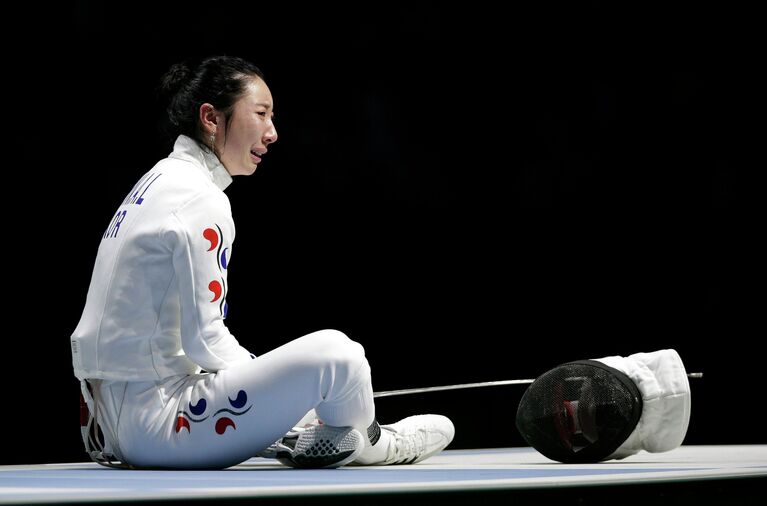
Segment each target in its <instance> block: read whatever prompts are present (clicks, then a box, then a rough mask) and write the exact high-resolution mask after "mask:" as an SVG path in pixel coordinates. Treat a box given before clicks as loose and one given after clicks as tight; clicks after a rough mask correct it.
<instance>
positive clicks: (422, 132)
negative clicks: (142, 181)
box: [2, 1, 767, 463]
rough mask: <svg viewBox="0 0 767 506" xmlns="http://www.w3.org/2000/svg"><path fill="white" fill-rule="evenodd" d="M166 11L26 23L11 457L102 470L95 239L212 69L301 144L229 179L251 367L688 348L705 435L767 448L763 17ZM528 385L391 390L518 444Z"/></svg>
mask: <svg viewBox="0 0 767 506" xmlns="http://www.w3.org/2000/svg"><path fill="white" fill-rule="evenodd" d="M159 3H160V2H154V3H142V2H138V3H137V2H124V3H122V2H118V3H112V4H113V5H112V6H104V5H101V4H102V2H87V1H80V2H73V3H71V4H67V3H64V4H63V5H59V6H58V7H55V8H54V10H50V8H42V7H39V6H33V5H29V6H26V7H22V8H21V9H22V10H21V11H18V10H17V11H16V13H12V14H9V16H8V19H7V23H8V24H9V25H15V26H17V27H19V30H20V33H21V34H22V35H18V36H14V37H13V38H12V39H11V40H9V41H7V42H6V50H7V54H8V56H9V59H8V60H7V61H6V65H7V68H6V69H5V71H4V75H5V77H4V81H5V83H6V90H11V92H10V93H9V92H8V91H6V97H5V98H6V104H5V105H6V108H5V112H6V113H8V116H7V117H6V120H7V121H6V126H10V134H9V135H8V136H7V137H6V138H5V141H6V142H7V144H6V145H5V150H4V153H5V155H6V171H5V172H6V181H5V188H6V195H5V197H6V198H5V199H4V202H5V206H7V211H6V213H5V215H6V219H7V220H8V221H7V224H6V245H7V246H6V249H7V252H6V259H7V260H6V265H7V266H8V267H7V272H8V273H9V275H10V279H9V280H8V281H7V282H6V294H7V295H6V296H7V297H8V298H7V299H6V300H7V302H6V304H5V308H6V312H7V313H6V314H7V320H8V322H9V323H8V327H7V330H6V332H5V333H4V337H5V339H6V352H5V362H6V364H9V365H10V367H9V368H7V371H8V372H7V374H6V382H7V383H6V384H7V387H6V395H5V398H6V403H7V404H5V412H4V414H3V417H2V420H3V422H2V423H3V425H4V429H5V430H4V432H3V433H4V434H6V435H9V436H12V437H17V438H18V441H19V442H20V446H18V447H16V448H18V449H17V450H14V449H11V448H8V447H6V450H5V451H4V452H3V456H2V460H3V462H4V463H25V462H61V461H73V460H82V459H84V458H85V455H84V453H83V452H82V450H81V443H80V440H79V429H78V403H77V396H78V394H77V389H78V386H77V382H76V381H75V379H74V377H73V376H72V372H71V362H70V355H69V344H68V337H69V335H70V334H71V333H72V331H73V330H74V328H75V326H76V324H77V321H78V319H79V316H80V311H81V310H82V306H83V303H84V300H85V295H86V292H87V288H88V282H89V279H90V275H91V268H92V265H93V261H94V259H95V254H96V249H97V247H98V243H99V239H100V237H101V234H102V233H103V230H104V229H105V227H106V226H107V224H108V222H109V220H110V218H111V216H112V214H113V212H114V209H115V208H116V206H117V205H118V204H119V202H120V201H121V200H122V199H123V198H124V195H125V194H126V193H127V192H128V190H129V189H130V188H131V186H132V185H133V183H134V182H135V180H136V179H137V178H138V177H139V176H140V175H141V174H143V173H144V172H145V171H146V170H147V169H148V168H149V167H151V165H153V164H154V163H155V162H156V161H157V160H158V159H160V158H162V157H164V156H165V155H166V154H167V153H168V152H169V151H170V145H168V144H166V143H164V141H163V139H162V138H161V137H160V136H159V135H158V134H157V128H156V126H157V122H158V119H159V117H160V114H161V111H160V110H159V109H158V108H157V105H156V104H155V102H154V98H153V88H154V86H155V85H156V83H157V81H158V78H159V76H160V75H161V74H162V73H163V72H164V71H165V70H166V69H167V68H168V66H169V65H170V64H172V63H174V62H176V61H179V60H182V59H185V58H188V57H200V56H206V55H212V54H220V53H226V54H234V55H239V56H242V57H245V58H247V59H250V60H252V61H253V62H255V63H256V64H257V65H259V66H260V67H261V68H262V70H263V71H264V72H265V74H266V77H267V82H268V83H269V85H270V87H271V89H272V92H273V95H274V98H275V101H276V118H275V119H276V124H277V128H278V132H279V135H280V140H279V142H278V143H276V144H275V145H274V147H273V148H272V149H270V152H269V154H268V155H267V156H266V158H265V160H264V162H263V163H262V164H261V166H260V167H259V168H258V170H257V172H256V173H255V175H253V176H251V177H249V178H242V177H240V178H236V179H235V183H234V184H233V185H232V186H231V187H230V189H228V190H227V194H228V195H229V198H230V200H231V203H232V209H233V214H234V219H235V223H236V226H237V239H236V241H235V256H234V258H233V262H232V264H231V269H230V271H231V272H230V286H231V291H230V295H229V298H228V301H229V306H230V312H229V318H228V320H227V322H228V325H229V327H230V329H231V330H232V332H233V333H234V334H235V335H236V336H237V337H238V338H239V339H240V340H241V342H242V343H243V344H244V345H245V346H246V347H248V348H250V349H251V350H252V351H253V352H255V353H263V352H265V351H267V350H269V349H271V348H273V347H276V346H278V345H280V344H282V343H284V342H286V341H287V340H290V339H293V338H296V337H299V336H301V335H303V334H306V333H309V332H312V331H314V330H318V329H322V328H336V329H339V330H342V331H344V332H346V333H347V334H348V335H349V336H351V337H352V338H354V339H355V340H357V341H359V342H361V343H362V344H363V345H364V346H365V348H366V351H367V355H368V358H369V360H370V362H371V365H372V367H373V374H374V387H375V389H376V390H388V389H397V388H408V387H416V386H428V385H443V384H453V383H463V382H475V381H492V380H503V379H513V378H531V377H535V376H537V375H538V374H541V373H542V372H544V371H545V370H547V369H549V368H550V367H553V366H554V365H557V364H559V363H561V362H564V361H569V360H575V359H582V358H596V357H602V356H607V355H614V354H620V355H628V354H631V353H634V352H639V351H654V350H657V349H661V348H675V349H677V350H678V351H679V353H680V354H681V355H682V357H683V359H684V361H685V363H686V365H687V368H688V370H689V371H704V372H705V378H704V379H703V380H695V381H693V383H692V388H693V412H692V420H691V424H690V430H689V432H688V437H687V441H686V442H687V443H688V444H717V443H757V442H761V443H764V442H767V441H766V440H765V437H764V431H763V430H762V429H761V427H760V424H759V423H758V418H757V416H756V413H757V412H758V411H757V410H758V402H759V400H758V397H757V396H756V395H754V391H755V388H752V387H751V384H752V383H751V381H755V380H756V379H757V378H758V376H757V374H758V372H759V367H760V365H761V363H762V360H761V359H760V357H759V355H758V349H759V344H758V343H759V342H760V341H761V340H763V337H759V336H760V335H763V325H762V324H761V321H758V320H757V319H756V310H757V307H762V305H761V304H759V305H757V302H756V301H757V297H758V295H760V292H761V287H760V286H759V284H758V282H757V281H756V257H757V253H756V250H755V246H756V244H758V242H757V240H756V239H757V238H758V236H759V235H762V234H763V232H762V230H763V227H762V226H761V223H757V220H756V218H755V209H756V208H757V205H756V200H755V199H754V198H752V197H750V196H749V195H751V192H749V191H748V190H749V186H751V185H750V184H749V183H747V181H748V177H747V176H748V173H749V171H755V170H756V166H755V165H756V164H755V162H753V161H752V160H749V159H748V158H747V157H745V156H744V152H745V147H746V145H748V144H749V143H750V140H749V139H750V136H749V133H748V132H749V131H750V125H749V119H750V117H751V114H752V113H751V112H750V111H751V109H752V104H753V101H752V96H751V95H750V94H749V92H748V90H749V89H750V86H751V83H750V81H749V80H748V79H747V78H746V72H745V71H746V69H747V68H748V67H749V66H750V65H752V64H753V62H749V61H747V59H746V58H745V56H744V55H745V51H746V50H747V49H748V48H749V43H748V41H747V36H748V34H749V32H748V30H747V29H745V28H744V27H743V24H742V23H744V22H745V21H746V20H747V18H748V16H747V14H746V13H738V12H729V11H722V10H721V9H713V8H706V7H701V6H699V5H695V4H690V5H684V6H681V5H679V4H676V7H674V8H670V7H668V6H661V7H657V8H652V7H644V8H640V7H636V8H632V9H620V10H619V9H616V8H615V7H613V6H611V5H610V4H612V3H613V2H605V3H602V2H589V3H586V4H585V5H579V6H572V5H571V6H568V7H564V8H563V7H561V6H555V5H542V6H539V7H534V8H533V7H525V8H520V7H514V6H507V7H504V9H505V10H504V11H501V10H499V9H498V8H495V7H490V6H483V5H482V4H477V5H473V4H472V5H465V4H460V6H456V7H446V6H444V5H442V4H443V2H407V3H391V2H386V3H384V2H381V3H373V4H367V5H365V7H360V6H356V7H341V6H333V5H314V6H309V7H307V6H302V5H300V4H296V5H285V4H281V5H280V6H275V5H260V4H259V3H257V2H249V3H242V4H239V3H236V4H230V3H226V2H205V3H203V4H199V5H197V4H192V3H189V2H179V3H178V5H175V6H168V5H165V6H162V7H160V6H158V5H155V4H159ZM493 4H494V3H493ZM744 35H745V36H746V37H743V36H744ZM8 155H10V156H8ZM14 199H20V203H14ZM11 323H13V325H11ZM523 391H524V387H518V386H512V387H494V388H486V389H475V390H464V391H454V392H444V393H433V394H422V395H416V396H408V397H399V398H390V399H381V400H380V402H379V403H378V412H379V419H380V420H381V421H382V422H390V421H394V420H396V419H398V418H400V417H402V416H406V415H409V414H413V413H420V412H438V413H444V414H446V415H449V416H451V417H452V418H453V419H454V421H455V423H456V426H457V435H456V439H455V442H454V447H456V448H466V447H499V446H520V445H523V444H524V442H523V441H522V440H521V438H520V437H519V435H518V433H517V431H516V429H515V428H514V413H515V410H516V405H517V403H518V401H519V398H520V396H521V394H522V392H523ZM8 394H10V395H8Z"/></svg>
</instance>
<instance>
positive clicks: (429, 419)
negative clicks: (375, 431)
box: [376, 415, 455, 466]
mask: <svg viewBox="0 0 767 506" xmlns="http://www.w3.org/2000/svg"><path fill="white" fill-rule="evenodd" d="M381 431H386V432H388V433H389V435H390V436H391V438H392V442H391V444H390V445H389V451H388V455H387V456H386V459H385V460H384V461H383V462H379V463H377V464H376V465H383V466H387V465H396V464H415V463H416V462H420V461H422V460H424V459H428V458H429V457H431V456H432V455H435V454H437V453H439V452H441V451H442V450H444V449H445V447H446V446H447V445H449V444H450V442H451V441H453V436H455V427H454V426H453V422H451V421H450V419H449V418H447V417H446V416H442V415H415V416H409V417H407V418H403V419H402V420H400V421H399V422H397V423H393V424H391V425H381Z"/></svg>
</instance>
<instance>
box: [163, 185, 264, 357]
mask: <svg viewBox="0 0 767 506" xmlns="http://www.w3.org/2000/svg"><path fill="white" fill-rule="evenodd" d="M165 233H166V234H167V236H168V237H167V239H168V241H169V243H170V245H171V248H172V249H173V268H174V270H175V274H176V278H177V280H178V291H179V299H180V300H179V305H180V311H181V315H180V316H181V343H182V347H183V349H184V353H185V354H186V355H187V357H189V359H190V360H192V361H193V362H195V363H196V364H197V365H199V366H200V367H202V368H203V369H205V370H206V371H210V372H215V371H219V370H222V369H227V368H229V367H231V366H232V365H233V364H235V363H237V362H242V361H246V360H252V359H253V358H255V356H254V355H252V354H251V353H249V352H248V350H246V349H245V348H243V347H242V346H240V344H239V343H238V342H237V339H235V337H234V336H233V335H232V334H231V333H230V332H229V329H228V328H227V327H226V325H225V324H224V318H225V317H226V312H227V305H226V295H227V291H228V288H229V285H228V283H227V269H228V267H229V260H230V258H231V253H232V242H233V240H234V222H233V221H232V216H231V210H230V208H229V202H228V200H227V199H226V196H224V195H223V194H221V195H209V194H202V195H199V196H197V197H196V198H195V199H193V200H192V201H190V202H189V203H187V204H186V205H185V206H184V207H182V208H181V209H178V210H177V211H176V212H174V213H173V214H172V216H171V218H170V221H169V225H168V227H167V229H166V232H165Z"/></svg>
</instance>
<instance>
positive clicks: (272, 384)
mask: <svg viewBox="0 0 767 506" xmlns="http://www.w3.org/2000/svg"><path fill="white" fill-rule="evenodd" d="M231 181H232V178H231V176H230V175H229V174H228V172H227V171H226V169H225V168H224V167H223V165H222V164H221V163H220V161H219V160H218V158H217V157H216V156H215V155H214V154H213V153H211V152H210V151H208V150H206V149H204V148H201V147H200V145H199V144H198V143H197V142H196V141H194V140H193V139H191V138H189V137H186V136H183V135H182V136H179V137H178V139H177V140H176V143H175V146H174V149H173V152H172V153H171V154H170V155H169V157H168V158H166V159H164V160H162V161H160V162H159V163H158V164H157V165H156V166H155V167H154V168H152V170H150V171H149V172H148V173H146V174H145V175H144V176H143V177H142V178H141V179H140V180H139V181H138V182H137V183H136V185H135V186H134V187H133V189H132V190H131V191H130V193H129V194H128V195H127V196H126V198H125V200H123V202H122V203H121V205H120V206H119V208H118V209H117V212H116V214H115V215H114V217H113V218H112V220H111V222H110V224H109V226H108V227H107V229H106V231H105V232H104V234H103V237H102V240H101V244H100V245H99V251H98V255H97V257H96V263H95V267H94V270H93V276H92V279H91V283H90V287H89V289H88V296H87V300H86V304H85V309H84V311H83V314H82V317H81V319H80V322H79V324H78V326H77V328H76V329H75V331H74V333H73V335H72V336H71V346H72V362H73V367H74V373H75V375H76V376H77V377H78V378H79V379H80V380H81V383H82V391H83V395H84V397H85V399H86V400H87V402H88V407H89V409H90V411H91V413H98V417H97V419H98V423H99V425H100V427H101V429H102V431H103V433H104V436H105V440H106V445H107V447H108V448H107V450H108V451H109V452H111V453H112V454H113V455H114V456H115V457H116V458H117V459H119V460H121V461H123V462H127V463H129V464H131V465H134V466H138V467H174V468H209V467H210V468H220V467H227V466H231V465H234V464H237V463H239V462H242V461H243V460H246V459H248V458H250V457H252V456H254V455H255V454H256V453H258V452H259V451H261V450H262V449H264V448H266V447H267V446H269V445H270V444H271V443H273V442H274V441H275V440H277V439H278V438H279V437H280V436H282V435H283V434H285V433H286V432H287V431H288V430H289V429H290V428H291V427H293V425H294V424H296V423H297V422H298V421H299V420H300V419H301V418H302V417H304V416H305V415H306V414H307V412H310V411H311V410H313V409H315V408H316V413H317V415H318V416H319V417H320V418H321V419H322V420H323V421H324V423H326V424H328V425H333V426H351V427H355V428H358V429H360V430H367V428H368V427H369V426H370V425H371V423H372V422H373V420H374V405H373V391H372V386H371V380H370V367H369V365H368V362H367V360H366V358H365V354H364V350H363V348H362V346H360V345H359V344H358V343H355V342H353V341H352V340H350V339H349V338H347V337H346V336H345V335H343V334H342V333H340V332H337V331H334V330H324V331H319V332H316V333H313V334H309V335H307V336H304V337H302V338H299V339H296V340H294V341H292V342H290V343H287V344H285V345H284V346H281V347H279V348H277V349H275V350H272V351H270V352H269V353H266V354H264V355H262V356H259V357H256V356H255V355H253V354H252V353H250V352H249V351H248V350H246V349H245V348H244V347H242V346H241V345H240V344H239V343H238V341H237V339H235V337H234V336H233V335H232V334H231V333H230V332H229V330H228V329H227V327H226V326H225V324H224V318H225V317H226V313H227V304H226V295H227V290H228V283H227V269H228V266H229V262H230V260H231V258H232V243H233V241H234V235H235V228H234V223H233V221H232V216H231V208H230V205H229V200H228V198H227V197H226V195H225V194H224V193H223V190H224V189H225V188H226V187H227V186H228V185H229V184H230V183H231Z"/></svg>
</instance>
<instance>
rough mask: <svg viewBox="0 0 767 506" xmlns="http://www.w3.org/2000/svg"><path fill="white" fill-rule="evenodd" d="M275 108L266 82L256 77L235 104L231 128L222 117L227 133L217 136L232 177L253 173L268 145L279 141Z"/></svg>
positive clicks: (223, 127)
mask: <svg viewBox="0 0 767 506" xmlns="http://www.w3.org/2000/svg"><path fill="white" fill-rule="evenodd" d="M273 108H274V102H273V101H272V93H271V92H270V91H269V88H268V87H267V86H266V83H265V82H264V81H263V80H261V79H258V78H254V79H252V80H251V81H250V83H249V84H248V85H247V87H246V90H245V94H244V95H243V96H242V97H241V98H240V99H239V100H238V101H237V102H236V103H235V104H234V111H233V112H232V116H231V122H230V123H229V125H228V127H227V125H226V122H225V120H224V118H223V115H221V118H220V121H219V128H221V129H222V130H223V131H222V132H219V134H218V135H216V152H217V153H219V155H220V158H221V163H222V164H224V167H226V170H227V171H228V172H229V174H230V175H232V176H249V175H250V174H253V173H254V172H255V171H256V167H257V166H258V164H259V163H261V157H263V156H264V154H265V153H266V149H267V146H269V144H271V143H273V142H276V141H277V130H276V129H275V128H274V122H273V121H272V118H273V116H274V112H273ZM221 134H223V135H221Z"/></svg>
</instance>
